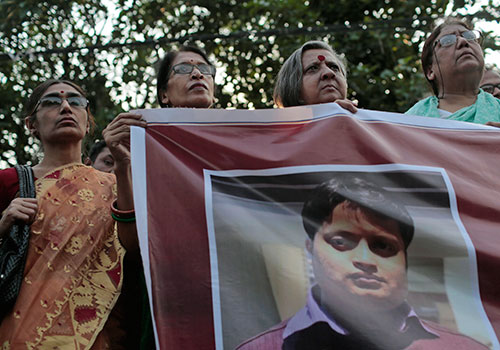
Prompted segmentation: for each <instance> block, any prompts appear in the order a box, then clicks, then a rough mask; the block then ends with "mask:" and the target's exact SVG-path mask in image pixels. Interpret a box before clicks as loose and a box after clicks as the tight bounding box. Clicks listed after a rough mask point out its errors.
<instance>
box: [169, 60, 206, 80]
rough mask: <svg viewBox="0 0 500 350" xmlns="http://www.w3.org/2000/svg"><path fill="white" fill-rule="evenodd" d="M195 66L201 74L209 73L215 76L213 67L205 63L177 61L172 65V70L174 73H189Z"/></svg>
mask: <svg viewBox="0 0 500 350" xmlns="http://www.w3.org/2000/svg"><path fill="white" fill-rule="evenodd" d="M195 68H196V69H198V70H199V71H200V73H201V74H204V75H211V76H212V77H215V67H214V66H212V65H210V64H206V63H200V64H191V63H179V64H176V65H175V66H173V67H172V71H173V72H174V73H176V74H191V72H192V71H193V69H195Z"/></svg>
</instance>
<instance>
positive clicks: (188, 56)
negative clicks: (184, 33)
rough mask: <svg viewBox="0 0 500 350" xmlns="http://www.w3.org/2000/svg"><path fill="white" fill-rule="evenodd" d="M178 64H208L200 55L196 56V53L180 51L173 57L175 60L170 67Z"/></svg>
mask: <svg viewBox="0 0 500 350" xmlns="http://www.w3.org/2000/svg"><path fill="white" fill-rule="evenodd" d="M179 63H194V64H198V63H208V62H207V61H205V59H204V58H203V57H202V56H201V55H200V54H197V53H196V52H192V51H181V52H179V53H178V54H177V55H176V56H175V59H174V61H173V62H172V66H174V65H176V64H179Z"/></svg>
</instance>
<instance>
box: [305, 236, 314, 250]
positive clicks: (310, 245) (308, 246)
mask: <svg viewBox="0 0 500 350" xmlns="http://www.w3.org/2000/svg"><path fill="white" fill-rule="evenodd" d="M306 249H307V251H308V252H309V253H310V254H312V253H313V241H312V240H311V239H310V238H309V237H308V238H307V239H306Z"/></svg>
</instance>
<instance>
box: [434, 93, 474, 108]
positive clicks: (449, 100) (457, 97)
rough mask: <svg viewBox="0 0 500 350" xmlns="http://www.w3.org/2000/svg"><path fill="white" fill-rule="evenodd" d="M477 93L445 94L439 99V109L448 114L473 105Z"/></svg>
mask: <svg viewBox="0 0 500 350" xmlns="http://www.w3.org/2000/svg"><path fill="white" fill-rule="evenodd" d="M476 100H477V93H474V94H455V93H446V94H444V96H442V97H441V98H440V99H439V108H440V109H443V110H445V111H448V112H450V113H455V112H456V111H458V110H460V109H462V108H464V107H468V106H471V105H473V104H474V103H476Z"/></svg>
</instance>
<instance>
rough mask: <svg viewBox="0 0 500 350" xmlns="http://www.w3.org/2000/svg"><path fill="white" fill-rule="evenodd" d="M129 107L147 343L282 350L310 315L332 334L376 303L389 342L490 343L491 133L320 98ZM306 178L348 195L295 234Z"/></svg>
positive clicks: (494, 265) (494, 240)
mask: <svg viewBox="0 0 500 350" xmlns="http://www.w3.org/2000/svg"><path fill="white" fill-rule="evenodd" d="M140 113H142V114H143V116H144V117H145V118H146V120H147V121H148V126H147V128H146V129H134V130H133V132H132V150H133V155H132V162H133V176H134V196H135V201H136V212H137V218H138V228H139V235H140V241H141V251H142V255H143V260H144V265H145V270H146V279H147V281H148V287H149V292H150V298H151V304H152V310H153V316H154V324H155V331H156V336H157V342H158V344H159V346H160V347H161V349H234V348H237V347H238V346H240V348H241V349H253V348H255V349H258V348H262V349H264V348H265V349H272V348H277V349H281V346H284V348H290V349H291V348H297V349H298V348H300V346H299V345H298V344H299V343H300V341H299V340H297V339H300V337H316V335H314V334H323V333H324V332H323V331H322V330H318V329H317V327H316V326H314V325H315V324H316V325H317V324H318V323H323V324H325V325H328V329H329V330H328V332H331V333H332V334H334V336H335V337H337V338H335V339H337V340H335V341H337V342H338V341H345V340H346V339H348V338H350V337H349V335H352V334H356V333H357V330H359V332H360V333H363V332H365V330H366V328H364V326H363V321H362V320H363V319H364V318H365V319H370V318H377V317H378V316H377V315H391V316H390V317H391V318H390V319H391V321H390V322H387V326H385V328H390V327H392V326H389V325H390V324H391V322H392V320H396V321H394V322H395V323H397V326H395V327H392V328H394V335H393V338H391V339H393V341H391V344H395V343H397V342H396V340H397V341H400V343H401V345H398V346H395V348H401V349H403V348H412V346H416V344H427V345H424V348H430V349H435V348H438V347H436V346H440V347H441V348H445V347H442V346H441V345H432V344H441V343H439V341H441V342H443V343H446V342H450V344H451V343H452V342H453V341H458V342H462V343H463V342H467V341H470V342H471V343H470V344H476V345H477V346H478V348H483V347H482V346H483V345H484V346H485V348H490V349H498V348H499V344H498V340H497V337H498V335H499V334H500V283H499V278H498V271H499V270H500V253H499V252H500V249H499V248H500V234H499V224H500V202H499V200H498V199H499V198H500V174H499V169H500V161H499V158H498V152H499V150H500V131H499V130H497V129H495V128H491V127H485V126H477V125H473V124H467V123H460V122H450V121H443V120H434V119H428V118H418V117H409V116H404V115H399V114H392V113H382V112H375V111H365V110H360V111H359V112H358V113H356V114H350V113H348V112H346V111H344V110H343V109H341V108H340V107H338V106H337V105H336V104H325V105H317V106H307V107H294V108H286V109H279V110H260V111H259V110H255V111H242V110H233V111H222V110H220V111H217V110H193V109H158V110H141V111H140ZM353 184H354V185H356V186H358V187H359V186H361V187H360V188H362V190H359V191H358V190H353V189H352V186H354V185H353ZM359 184H361V185H359ZM351 185H352V186H351ZM321 186H323V187H325V186H326V187H328V186H329V187H330V188H334V187H335V186H337V187H339V186H340V187H341V188H344V189H345V190H343V191H344V192H345V193H348V194H347V195H346V194H345V193H344V192H342V196H344V197H345V198H344V197H342V198H343V199H341V200H340V203H344V204H342V205H344V206H342V205H337V204H334V205H333V206H331V207H329V209H328V213H327V214H328V215H326V216H325V217H324V218H323V219H321V220H320V221H319V222H318V225H319V226H317V227H316V229H314V232H313V235H309V234H308V233H306V231H305V229H304V226H307V224H304V223H305V222H307V220H309V217H306V216H307V215H306V214H305V213H304V212H303V209H304V206H305V205H304V203H308V204H307V205H309V203H312V204H311V205H313V204H314V203H313V202H314V200H313V199H311V198H312V196H314V195H315V193H320V192H318V188H321ZM350 186H351V187H350ZM366 186H368V187H366ZM370 186H371V187H370ZM335 188H336V187H335ZM363 188H365V189H366V188H370V190H363ZM332 191H333V190H332ZM360 191H361V192H360ZM363 191H365V192H366V193H364V194H363V193H362V192H363ZM360 193H361V194H360ZM322 195H323V194H318V196H322ZM335 195H337V194H335ZM363 196H365V197H363ZM380 196H385V197H387V198H388V199H384V200H380V201H378V202H374V203H375V204H370V203H372V199H373V198H378V197H380ZM385 197H384V198H385ZM344 199H345V201H344ZM320 200H321V198H320ZM346 201H347V202H346ZM345 203H351V204H352V203H354V204H352V205H345ZM377 203H378V204H377ZM353 206H354V207H353ZM393 207H394V208H395V209H393ZM313 208H315V207H313ZM353 208H354V209H353ZM398 208H399V209H398ZM311 211H312V213H313V214H315V211H316V209H311ZM396 211H398V212H401V213H402V214H401V215H403V216H405V217H408V218H409V219H408V220H409V222H410V224H408V225H409V226H411V230H410V231H411V234H406V233H404V232H406V231H404V230H403V229H402V227H403V226H404V225H403V224H402V221H404V220H403V219H401V218H400V217H401V215H399V214H398V215H399V216H398V215H396V214H394V212H396ZM354 213H357V214H354ZM373 213H375V214H376V215H375V214H373ZM346 218H350V219H346ZM337 219H338V220H337ZM339 222H346V224H345V225H346V226H345V227H343V228H339V227H337V226H338V223H339ZM393 224H395V225H396V228H394V225H393ZM406 224H407V223H405V225H406ZM391 225H392V226H391ZM402 225H403V226H402ZM346 227H347V228H346ZM352 227H354V228H352ZM367 227H368V228H367ZM374 227H375V228H374ZM405 227H406V226H405ZM316 231H317V233H316ZM376 234H377V235H376ZM373 237H377V238H373ZM384 237H385V238H384ZM321 244H323V246H321ZM363 249H364V250H363ZM322 254H323V255H322ZM348 254H350V255H349V257H347V256H348ZM355 254H360V255H359V256H356V257H355ZM356 259H359V260H356ZM363 259H364V260H363ZM370 259H373V260H370ZM343 269H344V270H345V271H346V272H345V275H344V277H345V278H343V277H342V275H341V272H340V271H344V270H343ZM353 271H354V272H353ZM356 271H357V272H356ZM360 271H361V272H360ZM342 273H344V272H342ZM339 276H340V277H339ZM356 298H358V299H356ZM356 300H357V301H356ZM359 301H360V302H359ZM365 301H366V303H365ZM375 301H376V302H375ZM359 304H363V307H359V308H358V307H357V305H359ZM342 305H349V310H350V311H349V312H346V311H345V310H344V311H341V310H339V309H342ZM315 308H317V310H318V314H317V315H316V314H315V316H314V317H313V316H311V315H312V314H314V312H311V311H310V310H313V309H315ZM346 308H347V307H346ZM304 310H306V311H307V312H306V313H305V314H303V315H302V314H301V312H305V311H304ZM363 310H368V311H367V315H366V316H364V315H363V314H362V313H363V312H364V311H363ZM401 310H404V311H401ZM401 312H402V313H401ZM352 314H355V315H354V318H353V319H355V320H356V321H351V316H352ZM301 315H302V316H301ZM304 315H307V317H311V320H309V324H307V321H305V318H307V317H305V316H304ZM401 315H402V316H401ZM316 316H317V317H316ZM380 317H382V316H380ZM381 319H383V317H382V318H381ZM410 320H416V322H417V324H418V325H417V326H416V328H415V327H413V328H412V329H416V331H415V332H414V333H412V335H411V337H409V336H407V335H406V336H405V337H403V336H402V334H403V333H404V332H403V330H406V329H407V327H408V325H409V323H410ZM412 322H413V321H412ZM276 325H278V327H274V326H276ZM353 325H359V327H358V328H359V329H356V327H357V326H353ZM273 327H274V328H273ZM417 330H418V331H417ZM385 331H386V330H385V329H383V328H382V327H380V328H377V334H385ZM392 331H393V330H389V329H387V332H388V333H387V334H393V333H390V332H392ZM306 333H307V334H308V335H305V334H306ZM311 334H313V335H311ZM422 334H423V335H422ZM339 337H340V338H339ZM367 337H368V338H370V337H371V336H369V335H368V336H367ZM351 338H352V337H351ZM375 338H376V339H375ZM375 338H374V339H372V340H370V341H372V342H374V343H377V342H379V343H378V345H377V346H378V348H384V347H385V345H383V344H384V343H383V342H384V340H383V339H382V337H378V338H377V337H375ZM385 338H387V336H386V337H385ZM424 338H425V339H424ZM339 339H340V340H339ZM447 339H449V340H447ZM454 339H455V340H454ZM457 339H458V340H457ZM349 341H351V340H349ZM356 341H358V340H356ZM363 341H364V340H363ZM271 343H272V344H282V343H283V344H284V345H272V344H271ZM240 344H242V345H240ZM259 344H260V345H259ZM263 344H264V345H265V346H267V347H264V345H263ZM309 344H312V343H309ZM356 344H357V343H356ZM360 344H362V343H360ZM464 344H465V343H464ZM467 344H468V343H467ZM481 344H482V345H481ZM360 346H361V345H360ZM425 346H427V347H425ZM471 346H472V345H468V347H469V348H473V347H471ZM354 348H356V347H354ZM358 348H362V347H358ZM375 348H376V347H375ZM385 348H387V347H385ZM454 348H455V349H458V348H460V347H457V346H454Z"/></svg>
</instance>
